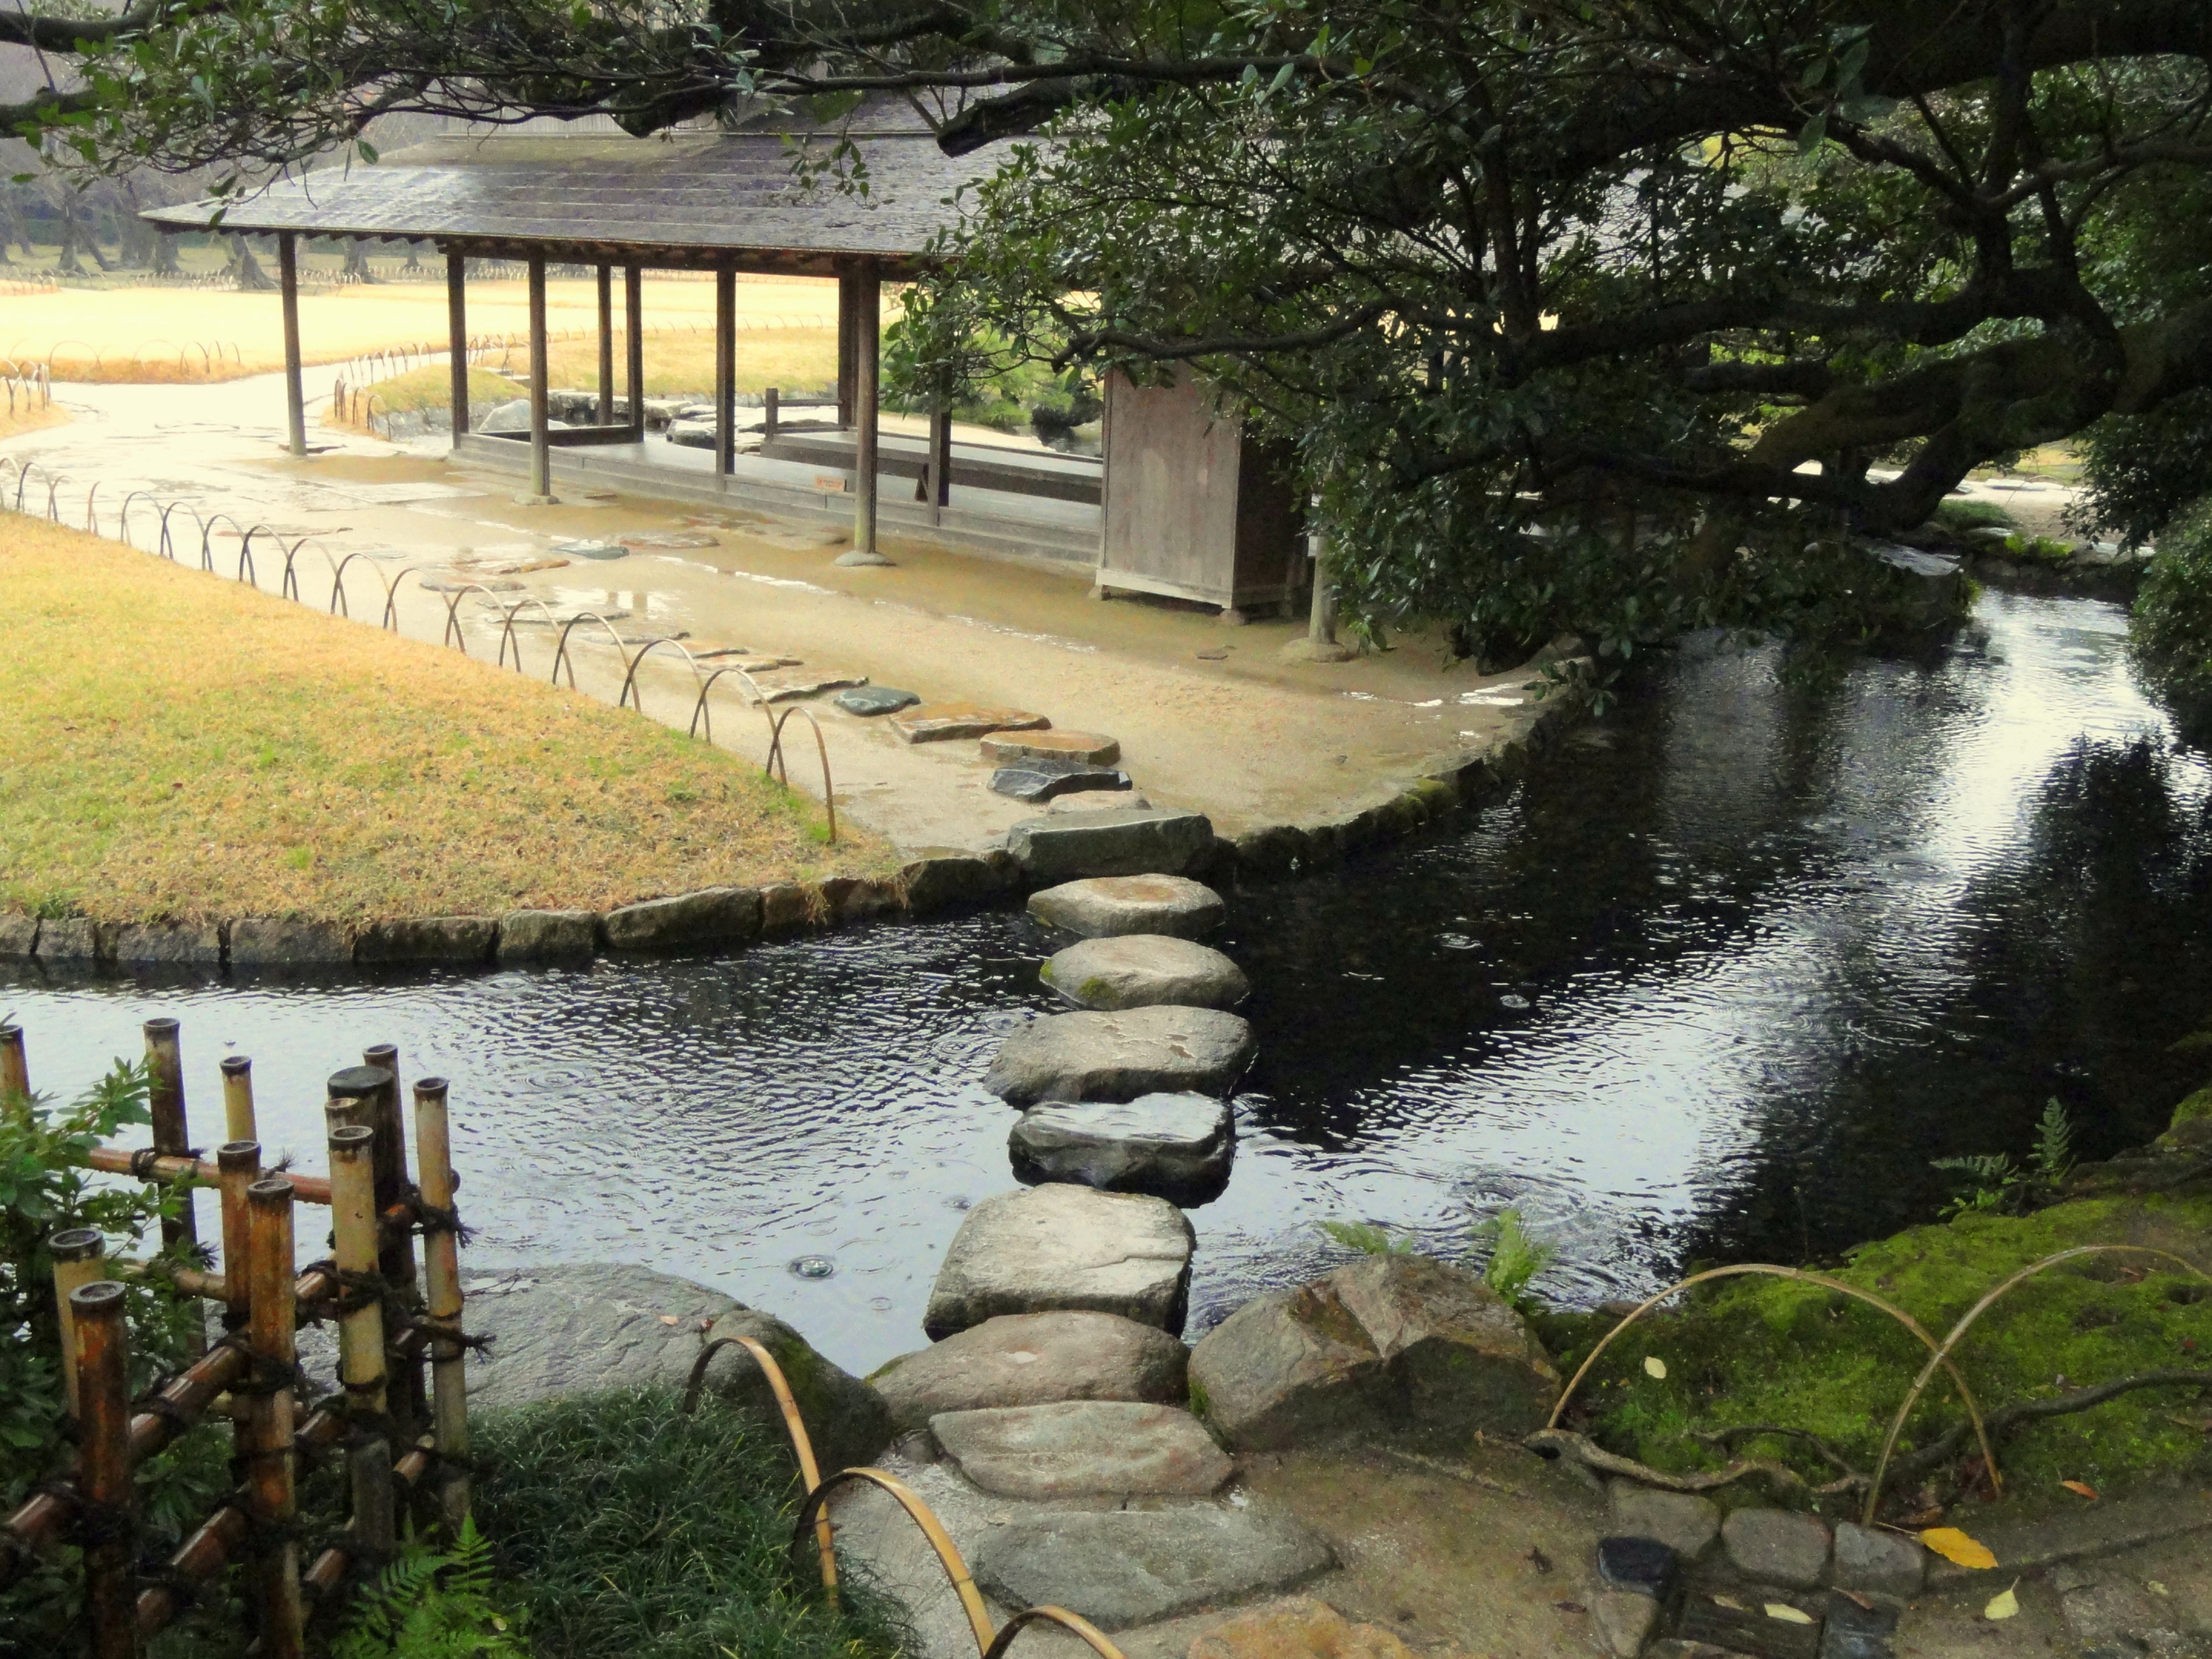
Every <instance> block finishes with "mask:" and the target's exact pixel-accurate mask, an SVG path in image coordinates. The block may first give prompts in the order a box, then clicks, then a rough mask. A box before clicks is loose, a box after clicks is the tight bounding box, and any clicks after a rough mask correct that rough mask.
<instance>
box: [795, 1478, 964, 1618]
mask: <svg viewBox="0 0 2212 1659" xmlns="http://www.w3.org/2000/svg"><path fill="white" fill-rule="evenodd" d="M861 1483H865V1484H866V1485H868V1486H874V1487H876V1488H878V1490H880V1491H882V1492H888V1493H889V1494H890V1496H891V1498H893V1499H894V1500H895V1501H896V1503H897V1504H898V1506H899V1507H900V1508H901V1509H902V1510H905V1511H906V1512H907V1516H908V1519H910V1520H911V1521H913V1522H914V1523H915V1525H916V1526H917V1527H920V1528H921V1535H922V1536H923V1537H924V1538H926V1539H927V1540H928V1541H929V1547H930V1548H932V1549H933V1550H934V1551H936V1552H937V1559H938V1564H939V1565H940V1566H942V1567H943V1568H944V1569H945V1577H947V1578H949V1579H951V1581H952V1592H953V1594H954V1595H957V1596H958V1597H959V1598H960V1607H961V1611H963V1613H966V1614H967V1615H968V1628H969V1633H970V1634H972V1635H973V1636H974V1637H975V1651H976V1652H977V1653H978V1654H988V1653H989V1652H990V1650H991V1644H992V1643H993V1642H994V1641H995V1640H996V1639H997V1634H998V1633H997V1632H995V1631H994V1630H993V1629H992V1628H991V1616H990V1614H989V1613H987V1611H985V1609H984V1607H983V1593H982V1592H981V1590H979V1589H976V1588H975V1575H974V1574H973V1573H971V1572H970V1571H969V1570H968V1563H967V1561H966V1560H965V1559H963V1557H962V1556H961V1553H960V1547H959V1546H958V1545H957V1544H955V1543H954V1542H953V1541H952V1535H951V1534H950V1533H948V1532H946V1531H945V1523H944V1522H942V1521H939V1519H938V1518H937V1516H936V1513H935V1511H933V1510H931V1508H930V1507H929V1505H928V1504H925V1503H923V1502H922V1501H921V1494H919V1493H918V1492H915V1490H914V1488H912V1487H911V1486H908V1485H907V1484H906V1483H905V1482H904V1481H903V1480H900V1479H899V1478H898V1477H897V1476H896V1475H894V1474H885V1473H884V1471H883V1470H881V1469H876V1468H851V1469H840V1470H838V1471H837V1473H836V1474H833V1475H831V1476H830V1477H829V1479H828V1480H824V1481H823V1483H822V1484H821V1485H820V1486H817V1487H815V1489H814V1490H813V1491H812V1492H809V1493H808V1494H807V1495H806V1501H805V1503H804V1504H801V1505H800V1506H799V1520H798V1523H797V1525H796V1526H795V1528H793V1534H792V1541H793V1543H794V1544H796V1543H797V1542H798V1541H799V1540H801V1539H803V1538H805V1536H806V1529H807V1528H809V1527H810V1526H811V1525H813V1524H814V1522H815V1521H816V1518H817V1516H820V1514H821V1513H822V1506H823V1504H825V1503H826V1502H828V1500H829V1494H830V1493H832V1492H836V1490H837V1489H838V1488H839V1487H840V1486H852V1485H855V1484H861Z"/></svg>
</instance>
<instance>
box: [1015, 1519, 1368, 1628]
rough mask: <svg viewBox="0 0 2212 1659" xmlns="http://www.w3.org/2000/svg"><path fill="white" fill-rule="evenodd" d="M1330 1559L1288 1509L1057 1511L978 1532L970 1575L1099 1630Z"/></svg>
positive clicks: (1279, 1580)
mask: <svg viewBox="0 0 2212 1659" xmlns="http://www.w3.org/2000/svg"><path fill="white" fill-rule="evenodd" d="M1334 1565H1335V1560H1334V1557H1333V1556H1331V1555H1330V1553H1329V1549H1328V1545H1327V1544H1325V1543H1323V1542H1322V1541H1321V1539H1320V1538H1318V1537H1316V1535H1315V1534H1313V1533H1312V1532H1311V1531H1310V1530H1309V1529H1308V1528H1306V1527H1304V1525H1302V1524H1301V1523H1300V1522H1298V1521H1297V1518H1296V1517H1294V1516H1289V1515H1284V1514H1279V1513H1277V1512H1275V1511H1273V1510H1261V1509H1243V1510H1231V1509H1215V1508H1213V1507H1212V1506H1211V1505H1202V1506H1199V1507H1194V1508H1191V1509H1181V1510H1149V1511H1148V1510H1107V1511H1103V1512H1101V1511H1097V1510H1065V1511H1060V1512H1054V1511H1050V1510H1048V1511H1047V1512H1045V1513H1044V1514H1042V1515H1036V1516H1026V1517H1024V1518H1023V1519H1021V1520H1018V1521H1015V1522H1011V1523H1009V1524H1008V1525H1006V1526H1003V1527H994V1528H991V1530H990V1531H989V1532H988V1533H987V1534H985V1536H984V1540H983V1543H982V1547H981V1549H980V1550H979V1551H978V1552H977V1553H976V1557H975V1577H976V1581H977V1582H978V1583H980V1584H981V1586H982V1588H983V1590H984V1592H985V1593H986V1594H987V1595H989V1596H991V1597H992V1598H993V1599H994V1601H999V1602H1000V1603H1001V1604H1002V1605H1004V1606H1006V1607H1034V1606H1036V1605H1037V1604H1038V1603H1040V1602H1043V1603H1047V1604H1049V1605H1051V1606H1054V1607H1066V1609H1067V1610H1068V1611H1069V1612H1070V1613H1080V1614H1081V1615H1082V1616H1083V1617H1084V1618H1085V1619H1088V1620H1090V1621H1091V1623H1092V1624H1094V1625H1097V1626H1099V1627H1100V1628H1102V1629H1104V1630H1109V1631H1115V1630H1126V1629H1127V1628H1128V1627H1129V1626H1132V1625H1148V1624H1151V1623H1152V1622H1153V1621H1154V1620H1161V1619H1172V1618H1174V1617H1175V1616H1176V1614H1178V1613H1189V1612H1192V1611H1193V1610H1194V1609H1196V1608H1199V1607H1210V1606H1213V1605H1216V1604H1218V1603H1220V1602H1223V1601H1237V1600H1239V1599H1241V1598H1243V1597H1245V1596H1249V1595H1254V1594H1255V1593H1256V1592H1258V1591H1261V1590H1279V1589H1290V1588H1291V1586H1293V1585H1295V1584H1299V1583H1304V1582H1305V1581H1306V1580H1307V1579H1309V1578H1311V1577H1316V1575H1318V1574H1320V1573H1323V1572H1326V1571H1328V1570H1329V1568H1330V1567H1332V1566H1334Z"/></svg>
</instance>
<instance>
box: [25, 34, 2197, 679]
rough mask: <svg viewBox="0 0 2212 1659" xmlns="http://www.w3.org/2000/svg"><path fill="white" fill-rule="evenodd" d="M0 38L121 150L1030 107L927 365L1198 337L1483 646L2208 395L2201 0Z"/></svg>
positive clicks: (1404, 607)
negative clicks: (426, 127) (463, 123)
mask: <svg viewBox="0 0 2212 1659" xmlns="http://www.w3.org/2000/svg"><path fill="white" fill-rule="evenodd" d="M0 40H19V41H24V42H27V43H31V44H35V45H38V46H40V47H41V48H42V49H44V50H46V51H47V52H62V53H69V54H73V55H74V61H75V62H76V64H77V65H78V79H77V80H76V82H73V83H70V84H69V85H66V86H64V87H63V88H61V89H59V90H57V91H52V92H49V93H47V94H42V100H33V102H32V103H31V104H29V105H26V106H21V107H19V108H18V109H17V110H16V111H15V112H14V117H15V120H16V121H17V122H18V123H19V124H23V123H28V124H41V125H46V127H48V128H49V129H50V130H51V131H54V132H56V133H58V135H59V136H60V137H61V138H62V139H63V140H64V142H66V143H70V144H71V145H73V146H75V147H76V150H77V151H78V153H79V154H80V155H82V156H84V157H85V158H87V159H88V160H92V159H94V158H97V159H98V160H99V161H101V162H103V163H105V164H109V165H112V164H115V163H118V162H131V163H137V164H150V165H153V166H155V167H192V166H197V165H202V164H204V163H208V162H210V161H232V162H234V163H236V162H244V163H247V164H251V165H255V166H260V167H273V166H282V165H285V164H289V163H290V162H293V161H298V160H300V159H301V158H303V157H305V156H307V155H311V154H313V153H315V152H317V151H319V150H322V149H327V148H328V147H329V146H331V144H333V143H346V142H350V141H356V140H357V139H358V137H359V134H360V132H361V131H362V127H363V125H365V124H366V123H367V122H368V121H369V120H370V119H372V118H374V116H376V115H377V114H379V113H380V112H387V111H407V110H418V111H432V112H447V113H463V114H471V115H476V116H478V117H483V118H511V117H513V115H515V114H518V113H529V112H555V113H574V112H583V111H586V110H592V111H603V112H609V113H611V114H613V115H614V116H615V117H616V118H617V119H618V120H619V121H621V122H622V123H623V125H624V126H626V127H628V128H629V129H630V130H632V131H652V130H653V129H655V128H657V127H660V126H664V125H667V124H669V123H671V122H673V121H676V120H678V119H681V118H688V117H693V116H696V115H699V114H701V113H702V112H712V111H714V110H717V109H720V108H722V107H725V106H726V105H727V104H728V103H729V102H730V100H733V99H738V98H757V97H758V96H761V95H763V94H767V95H775V94H783V95H791V96H799V97H805V98H810V99H814V100H823V99H831V100H834V99H837V98H840V97H850V96H852V95H854V94H862V93H868V92H878V93H883V92H890V93H896V94H902V95H905V96H907V97H908V98H910V99H912V100H914V102H915V107H916V108H917V109H919V110H921V112H924V113H925V114H926V115H927V116H928V117H929V118H931V119H932V120H933V123H934V124H935V125H937V127H938V128H939V133H940V139H941V142H943V143H945V144H946V145H947V146H948V147H949V148H952V149H969V148H974V147H976V146H978V145H981V144H982V143H988V142H990V141H991V140H993V139H997V138H1005V137H1015V138H1022V137H1025V136H1027V135H1040V136H1041V137H1042V140H1043V142H1037V143H1017V144H1016V145H1014V146H1013V147H1012V149H1011V150H1010V151H1009V152H1008V153H1007V161H1006V166H1005V167H1003V168H1002V169H1001V171H1000V173H999V174H998V175H997V176H996V177H995V178H994V180H993V181H992V182H991V183H989V184H988V185H986V186H985V187H984V188H983V189H982V191H981V193H980V199H979V200H978V201H976V202H975V204H972V206H973V207H974V209H975V212H974V213H973V214H972V215H971V216H970V217H969V220H968V222H967V223H966V225H965V228H963V230H962V231H961V232H960V233H959V234H957V236H955V237H954V238H952V239H951V241H950V242H949V243H948V244H947V245H946V246H945V248H944V249H943V250H942V252H943V254H944V256H945V257H944V264H943V266H942V271H943V274H942V275H941V276H939V277H938V278H936V279H933V281H932V282H930V283H927V284H926V285H925V288H924V289H923V290H922V291H921V293H919V294H918V295H915V297H914V300H913V301H912V306H911V311H912V325H911V326H912V329H913V331H914V339H913V341H912V342H911V343H909V346H908V356H910V358H912V360H913V361H915V362H917V363H918V364H921V365H922V366H923V367H924V368H926V367H927V364H928V363H929V362H932V361H933V360H934V361H937V362H947V363H949V362H951V361H952V360H953V359H954V357H955V356H963V355H964V356H966V357H968V358H970V359H972V357H973V356H974V353H973V351H972V349H969V348H970V343H972V341H973V340H974V339H975V337H978V333H979V331H981V330H984V329H987V330H988V331H990V334H991V337H993V338H994V339H998V340H1002V341H1004V342H1005V343H1006V349H1007V350H1008V351H1009V352H1011V353H1012V354H1015V355H1022V356H1040V357H1044V358H1047V359H1050V360H1053V361H1055V362H1061V363H1066V362H1091V363H1094V364H1098V365H1101V366H1116V367H1119V368H1122V369H1124V370H1125V371H1127V372H1131V373H1134V374H1140V375H1141V374H1158V373H1164V372H1166V368H1167V366H1169V365H1171V364H1173V363H1176V362H1188V363H1192V364H1195V365H1197V366H1199V367H1200V368H1201V369H1203V370H1204V371H1205V372H1206V373H1207V374H1210V375H1212V376H1213V377H1215V378H1217V379H1218V380H1222V381H1224V382H1225V384H1226V385H1227V386H1229V387H1230V388H1231V390H1232V391H1233V392H1234V393H1235V395H1236V396H1237V397H1238V398H1240V399H1242V400H1243V404H1244V405H1245V407H1246V409H1247V410H1248V411H1249V414H1250V415H1251V416H1252V418H1254V419H1255V420H1257V421H1258V422H1260V423H1261V425H1262V426H1263V427H1264V428H1268V429H1270V430H1272V431H1273V433H1275V434H1276V435H1279V437H1280V438H1281V439H1283V440H1284V441H1285V442H1287V443H1289V444H1291V445H1293V446H1294V447H1295V449H1296V452H1297V456H1298V458H1299V461H1300V464H1301V468H1302V473H1303V476H1304V477H1305V478H1306V479H1307V480H1308V482H1309V483H1310V484H1311V485H1312V486H1313V487H1314V488H1316V489H1318V490H1319V491H1320V492H1321V493H1322V496H1323V499H1324V503H1325V512H1326V514H1327V517H1328V520H1329V522H1330V523H1331V525H1332V526H1333V527H1334V529H1335V530H1336V532H1338V535H1339V538H1340V543H1341V544H1342V546H1343V548H1344V553H1343V556H1342V558H1341V561H1340V565H1339V574H1340V579H1341V580H1343V582H1344V583H1345V585H1346V589H1347V591H1348V594H1349V597H1350V598H1351V599H1352V602H1353V604H1354V605H1355V606H1356V607H1358V608H1363V609H1364V610H1366V611H1369V612H1370V613H1371V614H1376V615H1386V614H1393V613H1395V614H1405V613H1407V612H1413V611H1422V612H1427V613H1430V614H1437V615H1443V616H1448V617H1454V618H1455V619H1462V620H1469V619H1471V620H1472V622H1473V623H1474V627H1475V629H1476V632H1477V633H1478V635H1486V636H1494V637H1496V638H1498V639H1500V640H1507V639H1510V638H1520V639H1525V638H1526V637H1528V636H1529V635H1532V634H1534V633H1535V632H1537V631H1538V630H1540V629H1545V628H1547V627H1549V626H1551V625H1553V624H1554V623H1567V624H1569V625H1573V626H1582V627H1589V628H1595V629H1599V630H1600V631H1602V632H1608V633H1617V634H1619V635H1622V636H1624V637H1626V636H1630V635H1635V634H1637V633H1638V632H1640V631H1643V630H1644V629H1645V628H1646V627H1647V626H1648V625H1649V623H1650V620H1651V619H1653V618H1654V617H1656V616H1657V615H1661V614H1663V615H1664V616H1665V617H1668V618H1670V619H1674V620H1683V619H1689V618H1692V617H1708V618H1710V617H1725V616H1726V615H1728V614H1729V613H1730V611H1731V609H1732V608H1734V609H1742V608H1744V607H1746V606H1748V607H1749V608H1751V609H1754V610H1755V609H1758V608H1759V607H1760V606H1761V605H1766V606H1770V607H1771V605H1772V604H1773V602H1774V601H1775V600H1776V599H1777V598H1778V597H1781V598H1783V599H1784V603H1785V604H1786V603H1787V602H1788V601H1787V595H1788V593H1789V592H1795V591H1796V590H1797V589H1798V588H1800V587H1802V586H1803V585H1804V583H1805V581H1806V580H1807V579H1806V577H1805V576H1804V574H1803V571H1802V568H1801V566H1800V564H1799V563H1798V562H1797V559H1798V555H1797V550H1800V549H1802V547H1803V546H1804V545H1805V544H1806V543H1807V542H1808V541H1813V540H1819V539H1820V538H1822V537H1823V536H1825V535H1826V534H1827V533H1828V532H1831V531H1832V529H1833V528H1834V527H1835V526H1837V525H1838V524H1839V523H1842V522H1845V521H1848V522H1850V523H1852V524H1855V525H1857V526H1862V527H1863V528H1865V529H1867V530H1869V531H1873V532H1893V531H1898V530H1901V529H1905V528H1907V527H1910V526H1915V525H1917V524H1919V523H1920V522H1922V521H1923V520H1925V519H1926V518H1927V517H1928V515H1929V513H1930V512H1931V511H1932V510H1933V509H1934V507H1936V504H1937V503H1938V502H1939V501H1941V500H1942V497H1943V496H1944V495H1945V494H1946V493H1947V492H1948V491H1949V490H1950V489H1953V488H1954V486H1955V485H1956V484H1957V483H1959V481H1960V479H1961V478H1962V477H1965V476H1966V473H1967V472H1968V471H1971V470H1972V469H1973V468H1974V467H1976V466H1978V465H1984V464H1987V463H1989V462H1990V461H1993V460H1997V459H2002V458H2004V457H2007V456H2008V455H2011V454H2013V453H2017V452H2019V451H2021V450H2023V449H2027V448H2029V447H2033V446H2036V445H2039V444H2044V443H2048V442H2051V441H2057V440H2062V439H2066V438H2069V437H2071V436H2075V435H2080V434H2081V433H2083V432H2085V431H2087V430H2089V429H2091V428H2096V427H2098V425H2099V423H2100V422H2118V423H2121V424H2125V423H2127V422H2136V423H2138V427H2137V429H2138V430H2149V431H2153V432H2166V431H2167V430H2168V428H2170V427H2171V424H2172V419H2173V418H2174V417H2173V416H2172V411H2173V410H2185V411H2186V410H2197V411H2199V412H2200V416H2201V411H2202V410H2203V407H2204V406H2205V399H2204V397H2203V393H2204V391H2205V388H2207V386H2212V183H2208V178H2209V177H2212V171H2209V170H2212V130H2208V126H2207V122H2208V118H2212V6H2207V5H2205V4H2204V3H2203V0H1954V3H1953V4H1951V5H1948V6H1928V5H1924V4H1906V3H1903V0H1520V3H1501V0H1226V3H1225V0H1119V3H1107V0H1093V3H1085V0H574V3H556V0H439V3H437V4H435V5H432V4H428V3H424V0H140V3H138V4H136V5H133V6H132V7H131V9H128V10H126V11H124V12H122V13H119V14H114V15H107V16H103V17H100V18H96V19H90V20H72V19H67V18H46V17H40V16H38V15H35V13H33V14H32V15H23V14H17V13H9V12H0ZM818 107H820V106H819V105H818V103H817V108H818ZM933 340H934V342H935V343H934V345H932V343H931V342H932V341H933ZM2200 416H2188V417H2186V418H2189V419H2196V418H2199V417H2200ZM2162 420H2163V421H2164V422H2166V425H2164V426H2161V425H2160V422H2161V421H2162ZM2143 423H2148V424H2147V425H2144V424H2143ZM2138 447H2140V444H2138ZM2184 447H2185V446H2184ZM1838 568H1839V569H1841V567H1838ZM1838 580H1842V581H1844V582H1846V583H1847V582H1848V580H1850V579H1849V577H1848V574H1844V575H1842V576H1840V577H1839V576H1838V574H1837V573H1836V572H1835V571H1830V572H1828V573H1826V574H1823V575H1821V576H1820V577H1819V579H1818V580H1816V581H1815V582H1814V586H1819V587H1820V588H1822V589H1823V590H1824V591H1826V590H1827V589H1831V588H1832V587H1833V586H1835V585H1836V583H1837V581H1838ZM1639 607H1640V608H1639Z"/></svg>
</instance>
